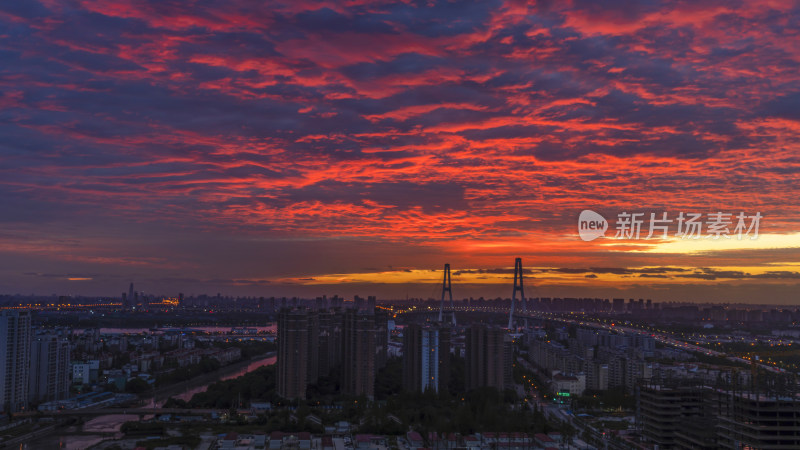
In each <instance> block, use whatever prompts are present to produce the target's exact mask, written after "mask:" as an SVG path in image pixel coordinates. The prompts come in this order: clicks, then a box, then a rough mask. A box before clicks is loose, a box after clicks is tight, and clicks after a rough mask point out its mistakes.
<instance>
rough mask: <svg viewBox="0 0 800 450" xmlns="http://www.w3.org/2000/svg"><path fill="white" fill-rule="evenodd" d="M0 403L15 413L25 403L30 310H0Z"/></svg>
mask: <svg viewBox="0 0 800 450" xmlns="http://www.w3.org/2000/svg"><path fill="white" fill-rule="evenodd" d="M0 342H2V343H3V345H0V406H2V408H3V411H4V412H7V413H9V412H18V411H22V410H24V409H25V408H26V406H27V404H28V382H29V381H28V380H29V377H30V362H31V313H30V312H29V311H0Z"/></svg>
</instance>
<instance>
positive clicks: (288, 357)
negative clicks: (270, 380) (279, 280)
mask: <svg viewBox="0 0 800 450" xmlns="http://www.w3.org/2000/svg"><path fill="white" fill-rule="evenodd" d="M308 328H309V327H308V310H306V309H282V310H281V311H280V313H279V314H278V374H277V378H278V380H277V381H278V389H277V394H278V395H280V396H281V397H283V398H287V399H295V398H298V399H305V398H306V385H307V380H308V345H309V342H308V337H309V332H308Z"/></svg>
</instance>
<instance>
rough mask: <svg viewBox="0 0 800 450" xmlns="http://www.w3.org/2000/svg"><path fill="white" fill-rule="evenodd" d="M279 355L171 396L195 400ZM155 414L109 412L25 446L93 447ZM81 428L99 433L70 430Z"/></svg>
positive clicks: (28, 448)
mask: <svg viewBox="0 0 800 450" xmlns="http://www.w3.org/2000/svg"><path fill="white" fill-rule="evenodd" d="M275 361H277V358H276V357H275V356H272V357H269V358H263V359H259V360H256V361H253V362H251V363H250V364H248V365H247V366H245V367H241V368H239V369H237V370H234V371H231V372H230V373H226V374H225V375H223V376H221V377H220V378H219V380H213V381H211V382H208V383H205V384H201V385H199V386H190V387H187V389H186V391H184V392H182V393H180V394H177V395H171V397H174V398H179V399H181V400H185V401H189V400H191V399H192V396H193V395H194V394H198V393H200V392H205V391H206V389H208V386H210V385H211V384H213V383H216V382H217V381H220V380H230V379H232V378H237V377H240V376H242V375H244V374H246V373H248V372H252V371H254V370H256V369H258V368H259V367H263V366H268V365H270V364H275ZM166 400H167V398H163V399H158V400H157V401H156V402H155V404H156V405H157V406H158V407H161V406H162V405H163V404H164V402H165V401H166ZM152 403H153V399H149V400H148V401H147V404H152ZM152 417H153V416H152V415H147V416H144V417H141V418H140V417H139V416H138V415H135V414H109V415H107V416H100V417H96V418H94V419H91V420H88V421H86V422H85V423H84V424H83V427H82V429H81V430H78V429H77V427H69V428H64V429H59V430H57V431H58V432H57V433H56V434H52V435H50V436H45V437H42V438H39V439H35V440H32V441H30V442H27V443H25V444H23V446H22V449H24V450H39V449H42V450H45V449H47V450H49V449H66V450H82V449H86V448H89V447H91V446H92V445H95V444H97V443H99V442H101V441H102V440H103V439H109V438H115V439H119V438H121V437H122V436H123V435H122V432H121V431H120V428H121V427H122V424H124V423H125V422H130V421H134V420H140V419H143V420H146V419H150V418H152ZM78 431H83V432H84V433H96V434H86V435H74V434H68V433H75V432H78Z"/></svg>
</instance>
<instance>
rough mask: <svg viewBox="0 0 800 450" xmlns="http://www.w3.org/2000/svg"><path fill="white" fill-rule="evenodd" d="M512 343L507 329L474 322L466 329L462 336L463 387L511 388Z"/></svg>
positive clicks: (468, 388) (470, 388)
mask: <svg viewBox="0 0 800 450" xmlns="http://www.w3.org/2000/svg"><path fill="white" fill-rule="evenodd" d="M512 345H513V343H512V340H511V338H510V337H509V336H508V335H507V333H506V330H504V329H502V328H499V327H493V326H487V325H484V324H476V325H472V326H471V327H469V328H467V331H466V339H465V347H466V348H465V350H466V352H465V357H466V361H465V363H466V380H465V381H466V388H467V390H472V389H478V388H481V387H493V388H496V389H498V390H501V391H502V390H504V389H506V388H511V387H513V381H512V378H511V376H512V373H511V369H512V367H513V366H512V364H513V361H512V359H513V358H514V350H513V346H512Z"/></svg>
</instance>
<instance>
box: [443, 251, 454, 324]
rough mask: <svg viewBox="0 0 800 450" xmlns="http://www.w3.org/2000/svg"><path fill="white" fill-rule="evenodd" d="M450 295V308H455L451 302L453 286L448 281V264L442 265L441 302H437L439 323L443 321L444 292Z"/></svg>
mask: <svg viewBox="0 0 800 450" xmlns="http://www.w3.org/2000/svg"><path fill="white" fill-rule="evenodd" d="M445 293H447V294H449V295H450V308H455V304H454V303H453V286H452V284H451V281H450V264H445V265H444V279H443V280H442V302H441V303H440V304H439V323H442V322H444V294H445ZM455 324H456V312H455V310H453V325H455Z"/></svg>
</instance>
